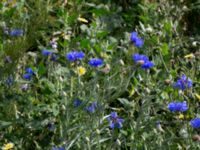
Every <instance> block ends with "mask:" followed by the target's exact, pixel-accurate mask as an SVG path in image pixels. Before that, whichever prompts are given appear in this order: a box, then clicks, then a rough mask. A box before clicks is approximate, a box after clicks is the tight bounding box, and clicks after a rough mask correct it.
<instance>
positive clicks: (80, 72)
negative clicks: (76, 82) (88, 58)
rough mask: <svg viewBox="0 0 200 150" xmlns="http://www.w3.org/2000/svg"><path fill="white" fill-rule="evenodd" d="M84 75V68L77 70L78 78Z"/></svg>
mask: <svg viewBox="0 0 200 150" xmlns="http://www.w3.org/2000/svg"><path fill="white" fill-rule="evenodd" d="M85 73H86V69H85V68H84V67H78V68H77V74H78V75H79V76H82V75H84V74H85Z"/></svg>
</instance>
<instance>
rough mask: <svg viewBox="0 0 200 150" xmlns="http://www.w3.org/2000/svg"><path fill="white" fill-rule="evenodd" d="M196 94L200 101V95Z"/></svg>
mask: <svg viewBox="0 0 200 150" xmlns="http://www.w3.org/2000/svg"><path fill="white" fill-rule="evenodd" d="M195 96H196V97H197V99H198V100H199V101H200V95H199V94H197V93H195Z"/></svg>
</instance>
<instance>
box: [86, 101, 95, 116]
mask: <svg viewBox="0 0 200 150" xmlns="http://www.w3.org/2000/svg"><path fill="white" fill-rule="evenodd" d="M96 108H97V102H93V103H92V104H90V105H89V106H88V107H86V108H85V109H86V110H87V111H88V112H90V113H94V112H95V110H96Z"/></svg>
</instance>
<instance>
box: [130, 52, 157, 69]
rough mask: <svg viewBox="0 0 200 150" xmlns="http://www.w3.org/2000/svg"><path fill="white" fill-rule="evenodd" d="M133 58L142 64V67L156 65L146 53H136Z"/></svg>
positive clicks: (148, 67)
mask: <svg viewBox="0 0 200 150" xmlns="http://www.w3.org/2000/svg"><path fill="white" fill-rule="evenodd" d="M132 58H133V60H134V62H135V63H137V64H140V65H141V68H142V69H150V68H152V67H153V66H154V63H153V62H151V61H149V58H148V57H147V56H145V55H140V54H134V55H133V56H132Z"/></svg>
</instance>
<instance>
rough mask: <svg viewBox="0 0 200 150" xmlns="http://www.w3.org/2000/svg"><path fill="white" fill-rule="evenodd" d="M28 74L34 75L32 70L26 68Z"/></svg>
mask: <svg viewBox="0 0 200 150" xmlns="http://www.w3.org/2000/svg"><path fill="white" fill-rule="evenodd" d="M26 73H29V74H31V75H33V74H34V72H33V70H32V69H31V68H26Z"/></svg>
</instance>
